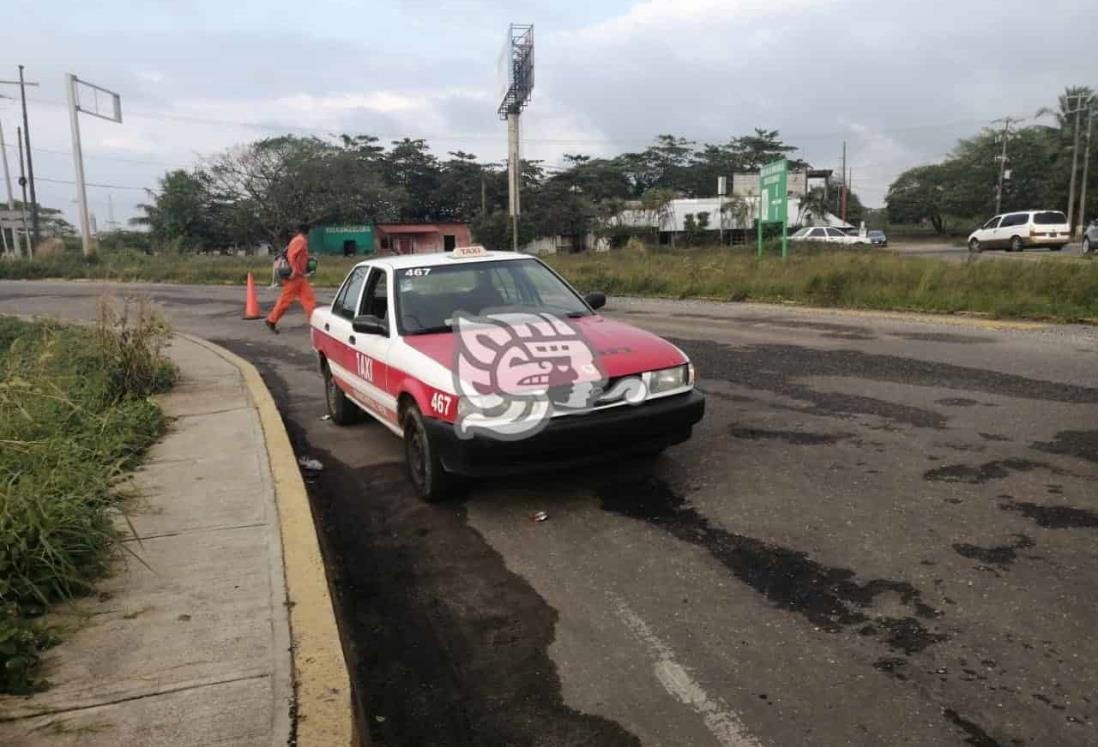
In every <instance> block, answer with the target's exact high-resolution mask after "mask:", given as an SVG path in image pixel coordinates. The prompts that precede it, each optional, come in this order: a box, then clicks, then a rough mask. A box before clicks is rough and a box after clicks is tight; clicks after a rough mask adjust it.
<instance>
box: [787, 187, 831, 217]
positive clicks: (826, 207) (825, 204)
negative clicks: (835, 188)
mask: <svg viewBox="0 0 1098 747" xmlns="http://www.w3.org/2000/svg"><path fill="white" fill-rule="evenodd" d="M831 210H832V200H831V198H830V196H829V195H828V194H827V193H826V192H825V191H824V189H823V187H813V188H812V189H810V190H808V192H806V193H805V194H804V195H803V196H802V197H801V204H800V208H799V210H798V211H797V219H796V221H794V223H795V224H796V225H799V226H800V225H816V224H817V223H820V224H822V223H825V222H826V220H825V218H826V216H827V214H828V213H830V212H831ZM805 221H811V222H810V223H805Z"/></svg>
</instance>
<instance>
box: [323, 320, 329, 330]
mask: <svg viewBox="0 0 1098 747" xmlns="http://www.w3.org/2000/svg"><path fill="white" fill-rule="evenodd" d="M328 329H329V327H328V323H327V322H324V331H325V332H327V331H328Z"/></svg>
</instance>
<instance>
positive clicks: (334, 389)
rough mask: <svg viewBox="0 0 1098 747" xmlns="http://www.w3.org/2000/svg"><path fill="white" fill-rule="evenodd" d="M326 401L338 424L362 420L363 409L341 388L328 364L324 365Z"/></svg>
mask: <svg viewBox="0 0 1098 747" xmlns="http://www.w3.org/2000/svg"><path fill="white" fill-rule="evenodd" d="M324 401H325V403H326V404H327V405H328V416H329V417H330V418H331V419H332V422H333V423H335V424H336V425H353V424H355V423H358V422H360V421H361V420H362V415H363V413H362V410H360V409H358V406H357V405H356V404H355V403H354V402H352V401H351V400H350V399H349V398H348V397H347V395H346V394H344V393H343V390H342V389H340V388H339V385H338V384H336V382H335V377H333V376H332V372H331V370H330V369H329V368H328V366H327V365H325V366H324Z"/></svg>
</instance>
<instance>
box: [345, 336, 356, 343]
mask: <svg viewBox="0 0 1098 747" xmlns="http://www.w3.org/2000/svg"><path fill="white" fill-rule="evenodd" d="M347 342H349V343H351V344H352V345H354V344H355V336H354V335H351V336H350V337H348V338H347Z"/></svg>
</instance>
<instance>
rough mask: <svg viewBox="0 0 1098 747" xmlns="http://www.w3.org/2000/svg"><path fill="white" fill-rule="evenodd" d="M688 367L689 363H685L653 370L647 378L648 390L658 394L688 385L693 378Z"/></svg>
mask: <svg viewBox="0 0 1098 747" xmlns="http://www.w3.org/2000/svg"><path fill="white" fill-rule="evenodd" d="M690 369H691V366H690V364H689V363H686V364H683V365H681V366H675V367H674V368H662V369H660V370H659V371H653V372H652V373H651V374H650V375H649V378H648V391H649V392H651V393H652V394H660V393H661V392H669V391H671V390H672V389H680V388H682V387H684V386H687V385H689V384H690V382H691V381H693V378H694V377H693V376H692V371H691V370H690Z"/></svg>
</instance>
